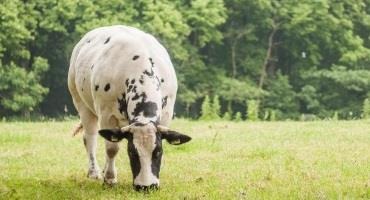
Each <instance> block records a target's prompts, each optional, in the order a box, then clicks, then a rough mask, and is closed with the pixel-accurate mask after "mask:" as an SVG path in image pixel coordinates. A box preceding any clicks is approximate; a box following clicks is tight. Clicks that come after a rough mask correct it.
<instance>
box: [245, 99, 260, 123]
mask: <svg viewBox="0 0 370 200" xmlns="http://www.w3.org/2000/svg"><path fill="white" fill-rule="evenodd" d="M258 112H259V102H258V101H256V100H249V101H247V118H248V120H250V121H258Z"/></svg>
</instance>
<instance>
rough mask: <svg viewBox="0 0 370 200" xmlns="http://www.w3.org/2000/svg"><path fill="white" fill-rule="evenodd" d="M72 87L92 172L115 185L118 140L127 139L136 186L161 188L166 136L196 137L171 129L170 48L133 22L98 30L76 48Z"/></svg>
mask: <svg viewBox="0 0 370 200" xmlns="http://www.w3.org/2000/svg"><path fill="white" fill-rule="evenodd" d="M68 88H69V91H70V94H71V96H72V99H73V104H74V106H75V108H76V109H77V111H78V114H79V116H80V126H79V128H82V129H83V130H84V135H83V143H84V146H85V148H86V151H87V156H88V163H89V168H88V173H87V176H88V177H89V178H93V179H100V178H103V180H104V183H105V184H108V185H114V184H116V183H117V171H116V167H115V156H116V155H117V152H118V150H119V145H118V142H119V141H121V140H123V139H126V140H127V153H128V156H129V160H130V166H131V171H132V176H133V186H134V189H136V190H148V189H150V188H158V186H159V171H160V166H161V160H162V152H163V151H162V139H165V140H167V142H168V143H170V144H173V145H180V144H183V143H186V142H188V141H190V140H191V137H189V136H187V135H184V134H181V133H179V132H176V131H173V130H170V129H169V128H168V126H169V123H170V121H171V120H172V117H173V113H174V104H175V99H176V92H177V78H176V74H175V71H174V67H173V65H172V62H171V60H170V57H169V55H168V53H167V51H166V49H165V48H164V47H163V46H162V45H161V44H160V43H159V42H158V41H157V40H156V39H155V38H154V37H153V36H152V35H150V34H148V33H145V32H143V31H141V30H139V29H136V28H133V27H129V26H122V25H115V26H107V27H100V28H96V29H93V30H91V31H90V32H88V33H86V34H85V35H84V36H83V37H82V39H81V40H80V41H79V42H78V43H77V44H76V46H75V47H74V49H73V52H72V55H71V59H70V66H69V71H68ZM98 130H99V131H98ZM98 132H99V134H100V135H101V136H102V137H104V138H105V151H106V163H105V167H104V170H103V173H102V175H103V177H102V176H101V174H100V168H99V165H98V163H97V159H96V148H97V138H98Z"/></svg>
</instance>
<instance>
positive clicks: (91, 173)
mask: <svg viewBox="0 0 370 200" xmlns="http://www.w3.org/2000/svg"><path fill="white" fill-rule="evenodd" d="M87 178H90V179H95V180H100V179H102V176H101V175H100V173H99V170H89V171H88V172H87Z"/></svg>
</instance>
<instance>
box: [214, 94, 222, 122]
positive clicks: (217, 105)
mask: <svg viewBox="0 0 370 200" xmlns="http://www.w3.org/2000/svg"><path fill="white" fill-rule="evenodd" d="M212 113H213V115H214V116H213V118H214V119H220V116H221V105H220V101H219V100H218V96H217V95H215V96H214V97H213V101H212Z"/></svg>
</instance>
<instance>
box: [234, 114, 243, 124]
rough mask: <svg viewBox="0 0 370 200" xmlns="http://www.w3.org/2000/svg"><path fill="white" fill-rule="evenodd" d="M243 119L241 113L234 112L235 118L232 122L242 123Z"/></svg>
mask: <svg viewBox="0 0 370 200" xmlns="http://www.w3.org/2000/svg"><path fill="white" fill-rule="evenodd" d="M242 120H243V119H242V113H241V112H236V113H235V116H234V121H236V122H240V121H242Z"/></svg>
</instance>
